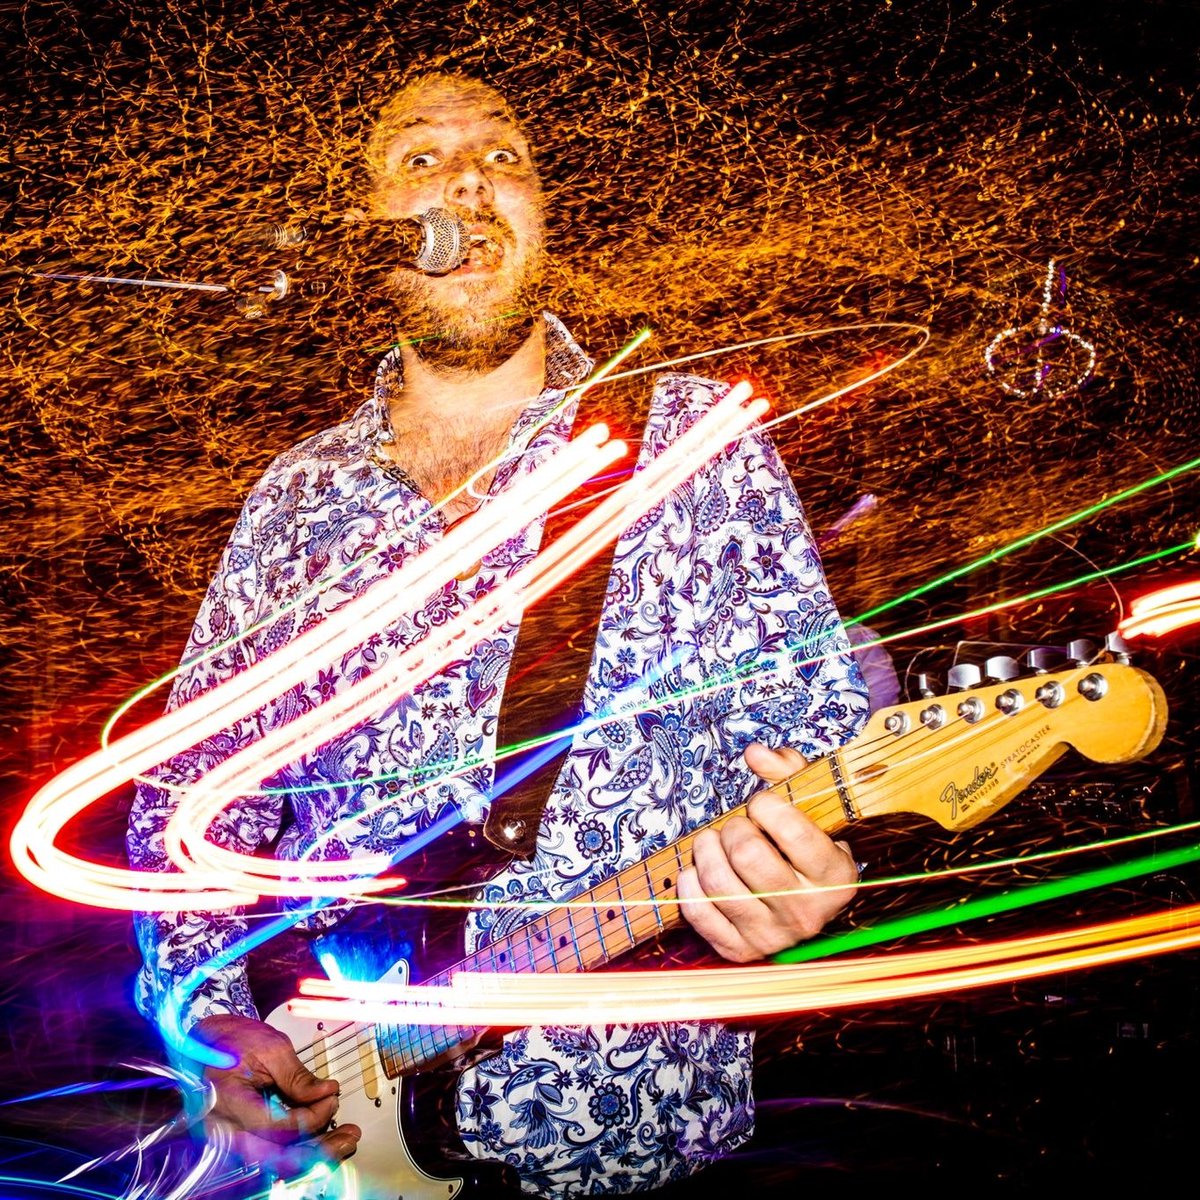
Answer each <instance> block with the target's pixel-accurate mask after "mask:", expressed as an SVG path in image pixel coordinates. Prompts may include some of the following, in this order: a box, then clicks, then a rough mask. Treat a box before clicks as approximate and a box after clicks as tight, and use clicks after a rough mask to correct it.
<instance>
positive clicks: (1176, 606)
mask: <svg viewBox="0 0 1200 1200" xmlns="http://www.w3.org/2000/svg"><path fill="white" fill-rule="evenodd" d="M1197 621H1200V580H1193V581H1192V582H1189V583H1178V584H1174V585H1173V586H1171V587H1165V588H1159V590H1158V591H1156V592H1149V593H1147V594H1146V595H1145V596H1139V597H1138V598H1137V599H1136V600H1134V601H1133V603H1132V604H1130V606H1129V616H1127V617H1126V618H1125V619H1124V620H1122V621H1121V623H1120V624H1119V625H1118V626H1117V631H1118V632H1119V633H1120V634H1121V636H1122V637H1127V638H1128V637H1142V636H1146V637H1161V636H1162V635H1163V634H1164V633H1171V632H1173V631H1174V630H1176V629H1182V628H1184V627H1185V626H1187V625H1194V624H1195V623H1196V622H1197Z"/></svg>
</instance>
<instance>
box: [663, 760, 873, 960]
mask: <svg viewBox="0 0 1200 1200" xmlns="http://www.w3.org/2000/svg"><path fill="white" fill-rule="evenodd" d="M806 761H807V760H806V759H805V758H804V756H803V755H802V754H800V752H799V751H797V750H792V749H786V748H785V749H782V750H772V749H770V748H769V747H768V746H764V745H761V744H760V743H757V742H756V743H754V744H753V745H751V746H748V747H747V748H746V765H747V766H748V767H749V768H750V769H751V770H752V771H753V772H754V773H755V774H756V775H757V776H758V777H759V778H760V779H762V780H763V781H764V782H765V783H766V784H767V785H768V790H764V791H760V792H755V793H754V795H753V796H751V797H750V800H749V803H748V804H747V805H746V808H745V810H744V812H739V813H738V814H737V815H735V816H733V817H731V818H730V819H729V820H728V821H726V822H725V824H724V825H723V826H721V828H720V829H719V830H714V829H704V830H701V831H700V832H699V833H698V834H697V835H696V837H695V838H694V840H693V842H692V862H693V865H692V866H690V867H688V868H687V869H686V870H684V871H682V872H680V875H679V898H680V900H683V901H686V903H684V904H682V905H681V906H680V907H681V911H682V912H683V915H684V916H685V917H686V918H687V920H688V921H689V922H690V923H691V925H692V927H693V928H694V929H695V930H696V932H697V933H699V934H700V936H701V937H703V938H704V939H705V940H706V941H707V942H708V943H709V944H710V945H711V946H712V948H713V949H714V950H716V952H717V953H718V954H719V955H721V957H722V958H727V959H729V960H730V961H731V962H739V963H747V962H755V961H757V960H758V959H761V958H766V957H768V956H769V955H772V954H777V953H778V952H779V951H780V950H787V949H788V948H789V947H791V946H794V945H796V943H797V942H802V941H806V940H807V939H808V938H811V937H815V936H816V935H817V934H818V933H820V932H821V930H822V929H823V928H824V927H825V925H826V924H828V922H829V921H830V920H831V919H832V918H833V917H835V916H836V915H837V914H838V913H839V912H841V910H842V909H843V908H845V906H846V905H847V904H848V903H849V902H850V900H851V898H852V897H853V895H854V885H855V884H856V883H857V882H858V868H857V866H856V864H855V861H854V855H853V854H852V853H851V852H850V847H849V846H848V845H847V844H846V843H845V842H836V841H834V840H833V839H832V838H830V837H829V835H828V834H826V833H825V832H824V831H823V830H821V829H820V828H819V827H818V826H817V824H816V823H815V822H814V821H813V820H812V819H811V818H810V817H808V816H806V815H805V814H804V813H802V812H801V811H800V810H799V809H798V808H795V807H793V806H792V805H791V804H790V803H789V802H788V801H787V800H785V799H784V798H783V796H782V795H780V794H778V793H776V792H773V791H770V790H769V787H770V785H771V784H772V783H779V782H781V781H782V780H784V779H787V778H788V777H789V776H792V775H794V774H796V772H797V771H799V770H800V769H801V768H802V767H803V766H804V765H805V762H806Z"/></svg>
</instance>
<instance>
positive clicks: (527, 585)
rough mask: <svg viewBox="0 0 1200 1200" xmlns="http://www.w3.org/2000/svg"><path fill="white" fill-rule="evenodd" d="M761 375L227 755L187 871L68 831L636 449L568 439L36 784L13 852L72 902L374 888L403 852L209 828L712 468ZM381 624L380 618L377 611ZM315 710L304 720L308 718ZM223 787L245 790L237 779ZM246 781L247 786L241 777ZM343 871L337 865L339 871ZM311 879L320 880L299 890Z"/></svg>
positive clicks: (191, 799) (188, 840) (189, 829)
mask: <svg viewBox="0 0 1200 1200" xmlns="http://www.w3.org/2000/svg"><path fill="white" fill-rule="evenodd" d="M749 390H750V389H749V386H748V385H739V387H736V388H733V389H731V391H730V392H729V393H728V395H727V396H726V397H725V398H724V399H723V400H722V401H721V402H720V403H719V404H717V405H715V406H714V407H713V409H712V410H711V411H710V412H708V413H707V414H705V416H704V417H703V418H701V419H700V420H699V421H697V422H696V424H695V425H694V426H693V427H692V428H691V429H690V430H688V432H687V433H686V434H684V435H683V436H681V437H680V438H679V439H678V441H677V442H676V443H675V444H674V445H673V446H672V447H671V448H670V449H669V450H668V451H666V452H665V453H664V454H662V455H661V456H660V457H659V458H658V459H656V460H655V461H654V462H653V463H651V464H649V465H648V466H647V468H646V469H645V470H644V471H642V472H640V473H639V475H638V476H637V477H636V479H635V480H634V481H633V483H634V484H635V486H632V487H627V488H624V489H622V490H621V492H620V493H618V494H616V495H613V496H610V497H609V498H608V499H607V500H606V501H605V502H604V503H603V504H601V505H600V506H598V507H597V508H596V509H595V510H594V511H593V512H592V513H591V514H589V516H588V517H587V518H585V519H584V520H582V521H581V522H579V523H578V524H577V525H576V526H575V527H574V528H573V529H572V530H570V531H569V532H568V533H567V534H564V535H563V536H562V537H561V538H559V539H558V541H556V542H555V543H554V544H553V545H552V546H551V547H549V548H548V549H547V550H546V551H544V552H543V554H541V555H539V556H538V559H537V560H535V563H534V564H533V565H532V566H531V568H529V569H528V570H527V571H526V572H523V573H522V574H521V575H520V576H517V577H514V579H513V580H510V581H509V582H508V583H507V584H506V585H505V586H503V587H501V588H498V589H497V590H496V591H495V592H493V593H492V595H491V596H489V597H485V598H484V599H483V601H481V602H480V604H479V605H478V606H476V607H475V608H472V609H471V610H470V611H469V612H467V613H465V614H464V615H463V617H462V618H461V619H460V620H459V621H456V622H455V623H453V624H452V625H450V626H447V627H445V628H444V629H443V630H442V631H440V633H439V637H438V638H437V639H436V641H429V640H428V639H427V641H426V642H425V643H422V644H421V645H420V646H418V647H416V648H414V650H413V651H412V652H411V653H409V654H407V655H403V656H401V657H400V659H399V660H398V661H397V662H396V663H395V664H389V665H388V666H387V667H385V668H383V669H382V670H381V672H376V674H375V675H372V676H370V677H368V678H367V679H365V680H363V681H362V682H361V683H360V684H359V685H356V687H354V688H351V689H348V690H347V692H346V693H345V695H343V696H340V697H334V698H333V699H332V700H331V701H330V702H327V703H326V704H325V705H322V706H320V708H319V710H316V711H317V712H319V714H320V716H321V720H320V721H313V720H311V719H309V716H306V717H305V718H301V719H298V721H293V722H292V723H291V724H289V725H287V726H285V727H283V728H282V729H280V730H277V731H275V733H273V734H271V735H268V737H267V738H264V739H263V740H262V741H261V742H260V743H257V744H255V745H254V746H251V747H249V748H248V750H247V751H244V752H242V753H240V754H239V755H237V756H235V757H233V758H230V759H228V760H226V762H224V763H223V764H222V765H221V766H220V767H219V768H217V770H216V771H214V772H212V773H210V775H208V776H206V777H205V778H204V779H203V780H201V781H200V783H199V785H198V786H197V787H196V788H195V789H193V790H192V791H191V792H190V793H189V794H188V795H187V796H185V797H182V798H181V805H180V808H179V810H178V812H177V813H176V815H175V818H174V819H173V821H172V823H171V826H170V827H169V828H168V831H167V839H168V846H169V849H170V850H171V852H173V854H174V855H175V856H176V861H177V865H178V866H179V867H180V868H181V870H180V872H179V873H176V874H169V873H164V874H155V873H151V872H140V871H130V870H123V869H120V868H116V867H106V866H103V865H100V864H96V863H90V862H88V861H86V860H83V859H80V858H77V857H75V856H73V855H70V854H68V853H66V852H65V851H63V850H61V849H60V848H59V847H58V846H57V845H56V844H55V841H56V838H57V836H58V834H59V832H60V831H61V830H62V829H63V828H64V827H65V825H66V824H67V823H68V822H69V821H70V820H72V819H73V818H74V817H76V816H78V815H79V814H80V813H82V812H83V811H84V810H85V809H86V808H87V807H88V806H89V805H90V804H92V803H94V802H95V801H97V800H99V799H100V798H101V797H103V796H105V795H107V794H108V793H109V792H111V791H112V790H114V789H115V788H117V787H119V786H121V785H123V784H125V783H127V782H129V781H131V780H133V779H135V778H137V777H138V776H139V775H141V774H142V773H144V772H145V771H146V770H148V769H150V768H151V767H153V766H154V765H156V764H157V763H160V762H163V761H165V760H167V759H169V758H170V757H172V756H173V755H174V754H177V753H179V752H180V751H182V750H184V749H186V748H187V747H189V746H191V745H194V744H195V743H196V742H197V741H199V740H201V739H202V738H204V737H206V736H209V735H211V734H212V733H214V732H216V731H218V730H220V729H222V728H224V727H226V726H227V725H228V724H230V723H232V722H234V721H236V720H237V719H239V718H240V717H241V716H242V715H244V714H245V713H247V712H253V711H255V710H256V709H257V708H258V707H260V706H261V705H262V704H264V703H267V702H268V701H269V700H271V699H272V698H273V697H274V696H276V695H279V694H280V693H281V692H283V691H285V690H286V689H287V688H288V687H289V686H291V685H292V684H293V683H295V682H296V681H297V680H298V679H300V678H302V677H304V676H305V675H306V674H307V673H308V672H309V671H311V666H312V662H313V661H314V659H319V660H322V661H323V660H325V659H331V658H334V657H337V656H338V655H340V654H342V653H343V652H344V651H345V650H346V649H349V648H352V647H353V646H354V645H357V644H358V642H360V641H361V631H362V629H363V628H364V626H366V627H371V628H373V627H375V626H377V625H379V624H382V623H386V620H387V614H388V613H389V612H391V611H393V610H395V611H402V610H405V609H407V608H410V607H411V606H412V603H413V597H414V595H415V596H416V597H417V598H418V599H419V598H420V597H421V596H424V595H426V594H428V592H429V591H430V590H432V589H433V588H435V587H437V586H438V585H439V584H440V582H441V581H442V580H444V579H446V578H448V577H449V576H451V575H454V574H458V573H459V572H461V571H462V569H463V568H464V567H465V566H467V565H469V564H470V563H473V562H475V561H477V559H478V558H479V557H480V553H481V548H482V549H486V548H487V547H489V546H492V545H495V544H497V543H498V542H499V541H501V540H503V539H504V538H507V537H509V536H512V535H513V534H514V533H515V532H516V531H517V530H518V529H520V528H521V527H522V526H523V525H525V524H527V523H528V522H529V521H530V520H532V519H533V516H534V514H536V513H539V512H541V511H544V509H545V507H546V506H547V504H553V503H555V502H556V501H557V500H558V499H560V498H561V497H562V496H564V495H566V494H568V493H569V492H570V491H571V490H573V489H574V488H575V487H578V486H579V485H580V484H582V483H583V482H584V481H585V480H586V479H587V478H589V477H590V476H591V475H592V474H594V473H596V472H597V471H599V470H603V469H604V468H605V467H607V466H608V465H610V464H611V463H612V462H613V461H615V459H616V458H617V457H619V456H620V455H621V454H623V453H624V451H625V446H624V444H623V443H619V442H611V443H608V444H606V445H605V444H604V439H605V438H606V437H607V430H606V429H605V428H604V427H603V426H595V427H593V428H592V429H590V430H588V431H586V432H585V433H584V434H583V435H581V436H580V437H579V438H577V439H575V440H574V441H572V442H570V443H568V445H566V446H565V447H563V448H562V449H561V450H560V451H559V452H558V453H557V454H555V455H554V457H553V458H552V459H550V460H549V462H547V463H545V464H542V465H541V466H540V467H539V468H538V469H537V470H535V471H533V472H531V473H530V474H529V475H528V476H526V477H525V478H524V479H523V480H520V481H518V483H517V484H515V485H514V487H513V488H512V489H511V490H510V491H509V492H507V493H506V494H505V503H504V505H502V506H501V505H488V506H485V507H484V508H483V509H481V510H479V511H478V512H477V513H475V514H473V515H472V516H471V517H470V518H468V519H467V520H466V521H464V522H462V523H461V524H460V525H459V526H457V527H455V528H454V529H452V530H450V531H449V532H448V533H447V535H446V537H445V538H443V539H442V541H441V542H439V543H438V544H437V545H436V546H434V547H431V549H430V550H429V551H428V552H426V553H424V554H422V555H420V556H419V557H418V558H417V559H415V560H413V562H412V563H411V564H409V565H408V566H406V567H405V568H403V569H402V570H400V571H398V572H396V573H395V574H394V575H392V576H387V577H385V578H384V579H383V580H381V581H380V583H379V584H377V585H376V586H375V587H373V588H372V589H371V590H370V591H369V592H367V593H366V594H365V595H364V596H362V597H360V598H359V600H356V601H355V602H354V603H353V604H348V605H346V606H344V607H343V608H342V609H340V610H338V611H337V612H336V613H334V614H331V616H330V617H328V618H327V619H326V620H325V621H323V622H322V623H321V624H320V625H319V626H316V627H315V628H314V629H312V630H310V631H309V632H308V633H306V634H304V635H302V636H300V637H298V638H296V639H294V640H293V641H291V642H289V643H286V644H285V645H284V646H282V647H280V649H279V650H277V651H276V652H275V653H274V654H272V655H271V656H270V658H268V659H265V660H262V661H261V662H260V663H258V664H255V666H253V667H251V668H250V669H248V670H247V671H245V672H242V673H241V674H239V675H238V676H236V677H235V678H233V679H231V680H228V681H227V682H225V683H223V684H221V685H220V686H219V687H216V688H213V689H212V690H211V691H210V692H208V693H205V694H204V695H203V696H200V697H198V698H197V699H196V700H195V701H193V702H192V703H189V704H187V705H184V706H182V707H181V708H179V709H177V710H175V711H174V712H172V713H169V714H166V715H164V716H163V717H161V718H159V719H158V720H157V721H154V722H152V723H151V724H149V725H147V726H145V727H143V728H142V729H140V730H137V731H135V732H133V733H131V734H129V735H127V736H125V737H123V738H120V739H117V740H114V741H112V742H110V743H109V744H108V745H107V746H105V747H103V748H102V749H101V750H100V751H98V752H96V753H94V754H92V755H89V756H88V757H87V758H85V759H83V760H81V761H80V762H79V763H76V764H74V765H73V766H71V767H68V768H67V769H66V770H65V771H62V772H60V773H59V774H58V775H57V776H55V777H54V778H53V779H52V780H50V781H49V782H48V783H47V784H46V785H44V786H43V787H42V788H41V789H39V791H38V792H37V793H36V794H35V795H34V797H33V799H32V800H31V801H30V803H29V805H28V806H27V808H26V810H25V812H24V813H23V814H22V817H21V819H20V820H19V821H18V822H17V825H16V827H15V829H14V831H13V834H12V838H11V841H10V849H11V852H12V856H13V860H14V863H15V865H16V866H17V869H18V870H19V871H20V872H21V873H22V874H23V875H24V876H25V877H26V878H27V879H28V880H29V881H30V882H32V883H33V884H35V885H36V886H38V887H40V888H42V889H43V890H45V891H47V892H50V893H51V894H54V895H58V896H61V897H63V898H64V899H72V900H76V901H78V902H80V903H84V904H89V905H94V906H98V907H109V908H115V909H125V910H147V911H148V910H152V909H160V910H173V909H183V908H205V909H210V910H211V909H219V908H226V907H232V906H238V905H243V904H246V903H249V902H253V901H254V900H256V899H258V898H259V897H260V896H261V895H264V894H275V895H297V894H302V895H309V894H311V895H314V896H316V895H320V896H326V895H330V894H336V895H340V896H351V895H361V894H366V893H370V892H373V891H377V890H380V889H382V888H383V887H384V886H388V885H385V884H383V883H381V882H380V881H378V880H376V879H375V878H374V873H375V872H376V871H377V870H379V869H381V868H382V866H384V865H386V862H387V861H390V860H388V859H383V858H382V857H381V856H378V855H375V856H369V857H364V858H358V859H355V860H354V861H353V862H344V861H343V862H338V863H337V864H336V865H334V864H327V863H313V862H308V863H287V864H278V863H275V862H268V861H267V860H263V859H257V858H254V857H252V856H246V855H238V854H232V853H231V852H228V851H224V850H222V849H221V848H219V847H215V846H212V845H210V844H209V843H207V842H206V841H205V840H204V837H203V833H204V830H206V829H207V827H208V825H209V823H210V822H211V820H212V818H213V817H214V816H215V815H216V814H217V813H218V812H219V811H220V810H221V808H222V807H223V806H224V804H225V803H228V801H229V799H230V798H231V797H232V796H234V795H241V794H245V791H246V790H251V791H252V790H254V789H256V788H257V787H258V785H259V784H260V783H261V780H262V779H263V778H265V777H266V776H267V775H268V774H270V772H271V771H272V770H273V769H274V767H272V766H271V765H270V764H271V763H278V764H279V765H283V764H284V763H286V762H290V761H292V760H293V759H294V758H295V757H297V756H298V755H299V754H301V753H303V752H304V751H306V750H308V749H311V748H312V747H313V746H314V745H319V744H320V743H321V742H323V741H324V740H326V739H327V738H329V737H331V736H334V733H335V726H334V721H335V720H336V721H340V722H341V723H342V724H341V725H340V726H337V728H339V729H341V728H348V727H350V726H351V725H353V724H354V723H355V722H356V721H357V720H358V719H359V718H360V717H361V715H362V714H363V713H365V712H367V711H370V708H371V706H372V705H373V704H375V703H377V702H378V701H379V699H380V698H381V697H382V696H383V695H384V694H385V693H386V694H389V695H393V696H394V695H395V694H396V692H395V690H394V689H395V688H396V687H398V686H399V687H403V686H408V687H410V688H411V686H413V684H415V683H416V682H417V681H419V679H421V678H423V676H422V675H421V672H425V674H429V673H432V671H434V670H436V669H438V666H439V665H440V664H441V663H442V662H444V661H446V660H447V657H448V656H453V654H454V653H455V650H456V647H457V646H458V644H459V643H461V642H462V641H463V639H465V638H470V639H471V640H470V642H469V643H466V644H473V643H474V641H476V640H478V639H479V638H481V637H484V636H487V634H488V633H489V632H491V631H494V630H495V629H496V628H498V627H499V626H500V625H502V624H504V623H505V622H506V621H507V620H509V619H511V617H512V616H513V615H514V614H515V613H517V612H518V611H519V610H520V609H522V608H524V607H525V606H526V605H527V604H529V603H532V601H533V600H534V599H537V598H538V597H540V596H541V595H544V594H545V592H547V591H549V590H551V589H552V588H553V587H554V586H557V585H558V584H559V583H561V582H562V581H563V580H564V579H566V578H568V577H569V576H570V574H571V573H572V572H573V571H575V570H577V569H578V567H579V566H580V565H582V563H583V562H584V561H586V559H587V558H588V557H590V555H592V554H594V553H596V552H597V551H598V550H599V549H600V548H601V546H602V545H603V544H604V543H605V542H606V541H607V540H609V539H610V538H611V537H614V536H616V535H617V534H618V533H619V532H620V530H621V529H622V528H624V527H625V526H626V525H628V524H629V523H630V522H631V521H633V520H635V519H636V518H637V517H638V516H640V515H641V514H642V513H644V512H646V511H648V510H649V509H650V508H652V507H653V506H654V505H655V504H656V503H658V502H659V501H660V500H661V499H662V498H663V497H665V496H666V495H667V494H668V493H669V492H670V491H671V490H673V489H674V488H675V487H677V486H679V485H680V484H681V483H682V482H683V481H684V480H685V479H687V478H688V477H689V476H690V475H691V474H692V473H694V471H695V470H696V469H697V468H698V467H699V465H700V464H701V463H702V462H703V461H705V460H706V459H707V458H709V457H711V456H712V455H713V454H714V453H716V452H717V451H719V450H720V449H722V448H723V447H724V446H725V445H727V444H728V443H729V442H731V441H733V440H735V439H736V438H737V437H738V436H739V435H740V434H741V433H743V432H745V430H746V429H747V428H749V426H750V425H751V424H752V423H753V422H754V421H755V420H757V418H758V417H759V416H761V415H762V413H764V412H765V411H766V409H767V407H768V406H767V403H766V401H764V400H755V401H751V402H750V403H743V402H744V401H746V400H747V397H748V395H749ZM369 622H370V623H371V624H368V623H369ZM301 722H302V723H301ZM224 789H232V790H231V791H226V790H224ZM238 789H241V790H238ZM334 871H336V872H339V874H338V875H337V876H335V877H331V872H334ZM301 881H304V882H305V883H306V884H307V885H309V886H307V887H300V883H301Z"/></svg>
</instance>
